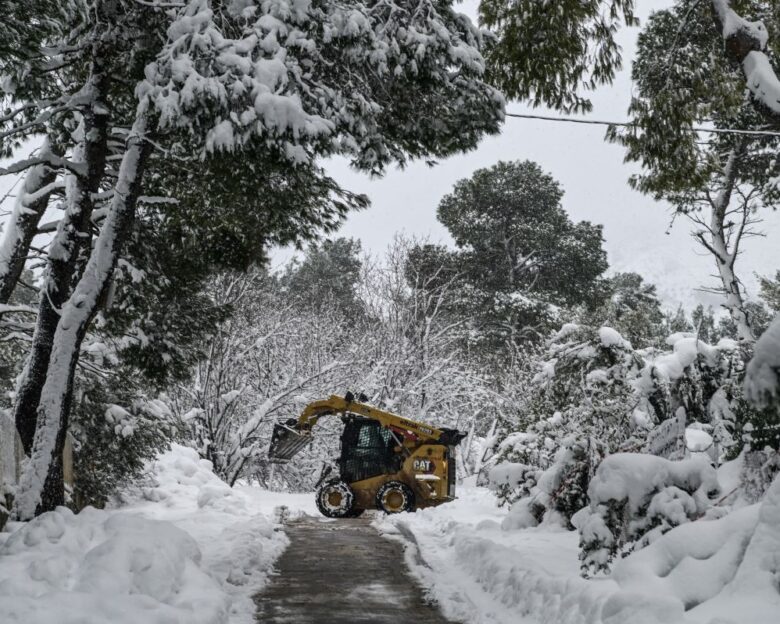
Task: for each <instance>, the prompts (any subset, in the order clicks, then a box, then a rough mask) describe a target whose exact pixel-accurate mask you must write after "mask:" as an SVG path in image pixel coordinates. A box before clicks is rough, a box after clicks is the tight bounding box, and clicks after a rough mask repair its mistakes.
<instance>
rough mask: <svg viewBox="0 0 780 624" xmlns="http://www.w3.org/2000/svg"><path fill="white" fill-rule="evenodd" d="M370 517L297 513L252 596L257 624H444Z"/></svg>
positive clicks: (394, 547)
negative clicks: (271, 569)
mask: <svg viewBox="0 0 780 624" xmlns="http://www.w3.org/2000/svg"><path fill="white" fill-rule="evenodd" d="M370 522H371V519H370V518H355V519H344V520H327V519H325V518H313V517H311V516H303V517H302V518H297V519H295V520H292V521H290V522H289V523H288V524H287V525H286V527H285V532H286V533H287V535H288V536H289V538H290V545H289V547H288V548H287V550H286V551H285V552H284V554H283V555H282V556H281V557H280V558H279V561H277V563H276V567H275V575H274V576H273V578H272V579H271V581H270V583H269V584H268V586H267V587H266V588H265V590H264V591H263V592H262V593H260V594H258V595H257V596H256V597H255V601H256V603H257V609H258V615H257V621H258V622H261V623H262V624H282V623H284V624H352V623H355V624H359V623H362V622H371V623H372V624H376V623H387V624H448V622H449V620H446V619H444V617H443V616H442V615H441V614H440V613H439V611H438V610H437V609H436V607H435V606H434V605H431V604H429V603H428V602H427V601H426V600H425V598H424V596H423V593H422V591H421V590H420V588H419V587H418V585H417V584H416V583H415V581H414V580H413V579H412V577H411V576H409V574H408V572H407V569H406V565H405V564H404V553H403V546H402V545H401V544H400V543H397V542H394V541H391V540H388V539H385V538H383V537H380V536H379V534H378V533H377V531H376V530H375V529H374V528H372V527H371V525H370Z"/></svg>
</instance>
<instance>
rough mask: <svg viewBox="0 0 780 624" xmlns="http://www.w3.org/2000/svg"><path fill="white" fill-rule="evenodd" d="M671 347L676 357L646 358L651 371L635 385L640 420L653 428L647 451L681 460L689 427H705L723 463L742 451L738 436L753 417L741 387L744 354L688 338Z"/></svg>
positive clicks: (728, 343) (730, 345) (725, 344)
mask: <svg viewBox="0 0 780 624" xmlns="http://www.w3.org/2000/svg"><path fill="white" fill-rule="evenodd" d="M666 342H667V344H668V345H669V346H670V347H671V351H660V350H657V349H651V350H648V351H647V352H645V353H644V359H645V362H646V365H645V367H644V368H643V370H642V371H641V373H640V374H639V375H638V377H637V379H636V381H635V382H634V387H635V389H636V396H637V408H636V409H635V418H639V419H643V420H645V421H646V422H647V423H648V425H649V426H650V427H653V431H652V432H651V433H650V434H649V436H648V439H647V443H646V445H645V447H644V450H645V451H646V452H649V453H652V454H654V455H659V456H662V457H666V458H668V459H681V458H683V457H685V454H686V443H685V430H686V428H687V425H688V423H701V424H706V425H707V426H708V427H709V428H710V429H711V431H712V437H713V442H714V445H715V447H716V448H715V454H716V455H717V457H718V458H720V457H721V456H725V455H726V454H727V453H729V452H731V453H732V454H733V453H738V452H739V448H741V445H739V444H737V440H735V436H734V435H733V432H734V430H735V427H737V425H738V423H739V422H740V421H743V420H744V419H745V418H747V417H748V415H747V414H746V413H745V404H744V401H742V392H741V385H740V383H741V377H742V375H743V373H744V359H745V354H744V353H743V351H742V349H741V348H740V347H739V346H738V345H737V343H736V342H735V341H734V340H731V339H727V338H724V339H721V340H720V341H719V342H718V343H717V344H716V345H710V344H707V343H705V342H704V341H702V340H699V339H698V338H697V336H696V335H695V334H692V333H685V332H678V333H675V334H672V335H671V336H669V337H668V338H667V340H666Z"/></svg>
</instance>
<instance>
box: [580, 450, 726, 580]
mask: <svg viewBox="0 0 780 624" xmlns="http://www.w3.org/2000/svg"><path fill="white" fill-rule="evenodd" d="M719 491H720V486H719V485H718V480H717V475H716V472H715V469H714V468H712V466H710V464H709V462H708V461H707V460H706V459H705V458H703V457H694V458H692V459H686V460H681V461H669V460H666V459H663V458H661V457H655V456H652V455H642V454H639V453H618V454H615V455H611V456H610V457H607V458H606V459H605V460H604V461H602V462H601V464H600V465H599V467H598V470H596V474H595V475H594V477H593V479H592V480H591V482H590V485H589V487H588V497H589V499H590V504H589V507H588V508H587V510H585V511H583V512H582V513H581V514H580V515H579V516H578V517H577V518H575V523H576V525H577V526H578V528H579V530H580V548H581V552H580V560H581V569H582V573H583V575H585V576H587V575H592V574H596V573H598V572H605V571H608V570H609V568H610V565H611V563H612V561H613V560H614V558H615V556H616V555H618V554H620V555H623V556H625V555H626V554H627V553H629V552H631V551H632V550H634V549H638V548H642V547H644V546H646V545H648V544H650V543H652V542H653V541H654V540H656V539H657V538H658V537H659V536H660V535H662V534H664V533H666V532H667V531H669V530H670V529H671V528H673V527H675V526H679V525H680V524H684V523H686V522H689V521H692V520H696V519H698V518H700V517H702V516H703V515H704V513H705V512H706V510H707V509H708V508H709V507H710V506H711V504H712V503H711V500H710V497H711V496H712V495H715V494H717V493H718V492H719Z"/></svg>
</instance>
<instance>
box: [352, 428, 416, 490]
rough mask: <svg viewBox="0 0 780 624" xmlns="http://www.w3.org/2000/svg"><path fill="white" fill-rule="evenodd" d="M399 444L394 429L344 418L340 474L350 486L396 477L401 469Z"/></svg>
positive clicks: (401, 461)
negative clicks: (382, 477) (390, 476)
mask: <svg viewBox="0 0 780 624" xmlns="http://www.w3.org/2000/svg"><path fill="white" fill-rule="evenodd" d="M397 449H398V441H397V439H396V438H395V437H394V436H393V434H392V432H391V431H390V429H388V428H387V427H383V426H382V425H381V424H380V423H379V422H378V421H376V420H373V419H369V418H360V417H357V416H349V417H346V418H344V431H343V432H342V434H341V456H340V457H339V470H340V472H341V478H342V479H344V480H345V481H346V482H347V483H354V482H355V481H362V480H363V479H370V478H371V477H377V476H379V475H383V474H393V473H395V472H398V471H399V470H400V469H401V465H402V463H403V460H402V455H401V453H399V452H397Z"/></svg>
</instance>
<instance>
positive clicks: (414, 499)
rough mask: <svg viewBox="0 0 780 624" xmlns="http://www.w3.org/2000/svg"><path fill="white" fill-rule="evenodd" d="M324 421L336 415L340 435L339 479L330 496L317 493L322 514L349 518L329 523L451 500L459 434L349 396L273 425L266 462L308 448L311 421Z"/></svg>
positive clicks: (309, 407) (316, 405) (332, 399)
mask: <svg viewBox="0 0 780 624" xmlns="http://www.w3.org/2000/svg"><path fill="white" fill-rule="evenodd" d="M326 415H340V416H341V417H342V418H343V420H344V421H345V433H344V434H343V435H342V449H341V456H340V458H339V467H340V472H341V478H340V479H339V480H332V482H336V481H338V484H337V485H338V487H335V486H329V487H330V490H328V491H321V492H320V493H318V497H321V500H320V498H318V506H319V507H320V510H321V511H323V513H326V514H327V515H331V514H330V513H328V511H327V509H331V508H332V509H334V510H338V509H343V508H344V507H345V506H348V507H349V511H350V513H349V514H347V513H343V514H342V513H336V512H334V513H333V515H334V517H342V516H347V515H359V513H360V512H362V511H363V510H366V509H376V508H379V509H382V510H384V511H386V512H390V513H392V512H396V511H403V510H409V509H422V508H425V507H432V506H434V505H440V504H442V503H445V502H447V501H451V500H453V499H454V498H455V459H456V447H457V445H458V443H459V442H460V441H461V439H462V438H463V437H464V434H463V433H461V432H459V431H456V430H454V429H444V428H437V427H433V426H431V425H428V424H425V423H421V422H417V421H414V420H411V419H408V418H404V417H403V416H399V415H397V414H393V413H392V412H388V411H385V410H382V409H379V408H377V407H374V406H371V405H368V404H366V403H362V402H358V401H354V397H352V396H351V395H350V394H347V395H346V396H345V397H340V396H336V395H334V396H331V397H330V398H328V399H325V400H322V401H315V402H313V403H311V404H309V405H307V406H306V408H305V409H304V410H303V413H302V414H301V416H300V417H299V418H298V420H297V421H288V423H287V424H278V425H277V426H276V428H275V430H274V437H273V440H272V443H271V448H270V450H269V457H270V458H271V459H272V460H275V461H289V460H290V459H291V458H292V457H293V456H294V455H295V454H297V453H298V452H299V451H300V450H301V449H302V448H303V447H304V446H306V445H307V444H308V442H309V441H310V440H311V438H312V436H313V429H314V426H315V425H316V423H317V421H318V420H319V419H320V418H322V417H323V416H326ZM329 483H331V482H329ZM343 484H346V485H347V486H348V487H344V485H343ZM399 484H403V486H405V488H408V490H407V489H405V488H404V487H402V486H401V485H399ZM326 485H327V484H326ZM324 487H325V486H324ZM410 493H411V496H410ZM347 498H349V500H348V501H347V500H345V499H347ZM320 503H322V505H324V506H325V507H326V508H327V509H323V506H322V505H321V504H320Z"/></svg>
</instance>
